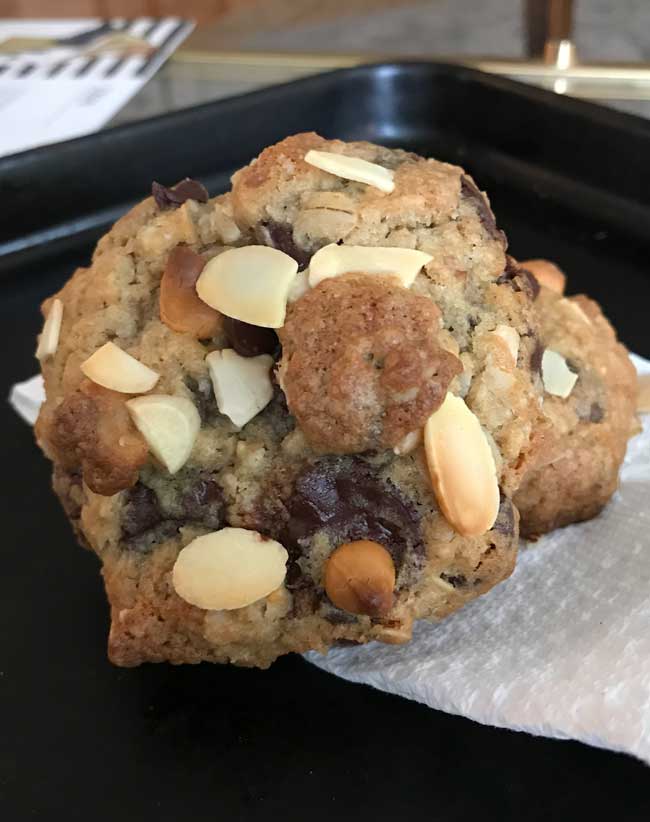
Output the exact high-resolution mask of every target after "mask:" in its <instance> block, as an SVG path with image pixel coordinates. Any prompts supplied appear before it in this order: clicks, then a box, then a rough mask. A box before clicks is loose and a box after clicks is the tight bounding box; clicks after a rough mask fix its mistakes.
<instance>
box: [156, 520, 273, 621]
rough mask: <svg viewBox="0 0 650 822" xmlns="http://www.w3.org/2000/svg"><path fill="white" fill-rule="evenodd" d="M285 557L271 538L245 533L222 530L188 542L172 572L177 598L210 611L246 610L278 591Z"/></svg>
mask: <svg viewBox="0 0 650 822" xmlns="http://www.w3.org/2000/svg"><path fill="white" fill-rule="evenodd" d="M287 559H288V554H287V552H286V550H285V549H284V548H283V547H282V545H280V543H279V542H276V541H275V540H272V539H267V538H266V537H263V536H262V535H261V534H258V533H257V531H248V530H246V529H245V528H222V530H221V531H213V532H212V533H211V534H205V535H204V536H202V537H197V538H196V539H194V540H192V542H190V544H189V545H187V546H186V547H185V548H183V549H182V551H181V552H180V554H179V555H178V558H177V560H176V563H175V564H174V569H173V571H172V583H173V585H174V590H175V591H176V593H177V594H178V595H179V596H180V597H181V598H182V599H184V600H185V601H186V602H189V603H191V604H192V605H196V606H197V607H198V608H205V609H207V610H211V611H213V610H214V611H221V610H225V611H231V610H234V609H235V608H244V607H245V606H246V605H251V604H252V603H253V602H257V601H258V600H259V599H262V598H263V597H266V596H268V595H269V594H270V593H272V592H273V591H275V590H276V589H277V588H279V587H280V586H281V585H282V583H283V582H284V578H285V576H286V564H287Z"/></svg>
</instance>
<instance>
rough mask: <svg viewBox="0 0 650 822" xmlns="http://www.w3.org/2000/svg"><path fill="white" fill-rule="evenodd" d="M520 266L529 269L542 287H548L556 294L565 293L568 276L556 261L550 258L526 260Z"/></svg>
mask: <svg viewBox="0 0 650 822" xmlns="http://www.w3.org/2000/svg"><path fill="white" fill-rule="evenodd" d="M520 266H521V268H525V269H526V271H529V272H530V273H531V274H532V275H533V277H534V278H535V279H536V280H537V282H538V283H539V284H540V285H541V286H542V288H548V289H549V291H555V293H556V294H564V287H565V286H566V276H565V275H564V273H563V272H562V271H561V270H560V269H559V268H558V267H557V266H556V265H555V263H552V262H551V261H550V260H524V261H523V263H520Z"/></svg>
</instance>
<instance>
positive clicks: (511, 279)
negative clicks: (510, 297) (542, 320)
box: [496, 256, 540, 301]
mask: <svg viewBox="0 0 650 822" xmlns="http://www.w3.org/2000/svg"><path fill="white" fill-rule="evenodd" d="M496 283H497V285H503V284H504V283H507V284H508V285H509V286H511V287H512V289H513V291H517V292H523V293H524V294H527V295H528V297H530V299H531V300H533V301H535V300H536V299H537V297H538V296H539V291H540V285H539V283H538V282H537V278H536V277H535V276H534V275H533V274H531V272H530V271H526V269H525V268H521V266H520V265H518V264H517V261H516V260H514V259H513V258H512V257H510V256H507V257H506V267H505V271H504V272H503V274H501V275H499V277H498V279H497V281H496Z"/></svg>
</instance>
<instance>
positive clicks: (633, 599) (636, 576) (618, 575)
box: [11, 356, 650, 763]
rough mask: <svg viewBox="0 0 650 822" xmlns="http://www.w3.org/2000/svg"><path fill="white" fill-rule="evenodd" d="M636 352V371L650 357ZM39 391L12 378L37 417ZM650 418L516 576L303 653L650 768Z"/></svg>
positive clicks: (649, 367)
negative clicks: (388, 631)
mask: <svg viewBox="0 0 650 822" xmlns="http://www.w3.org/2000/svg"><path fill="white" fill-rule="evenodd" d="M632 359H633V361H634V364H635V366H636V367H637V370H638V371H639V372H640V373H644V374H645V373H650V362H649V361H647V360H643V359H641V358H640V357H634V356H633V358H632ZM41 392H42V386H41V385H39V384H38V382H36V381H35V380H28V381H27V382H26V383H21V384H20V385H18V386H14V389H13V390H12V394H11V402H12V404H13V405H14V407H15V408H16V410H17V411H18V413H20V414H21V415H22V416H24V417H26V418H27V419H28V421H29V422H33V419H34V416H35V414H34V408H35V407H37V405H38V402H39V397H40V396H41ZM649 502H650V417H649V416H648V415H646V416H645V418H644V419H643V433H641V434H639V435H638V436H637V437H635V438H634V439H633V440H632V441H631V442H630V445H629V447H628V453H627V457H626V459H625V465H624V467H623V471H622V474H621V486H620V489H619V491H618V492H617V493H616V495H615V496H614V498H613V499H612V501H611V502H610V503H609V505H608V506H607V508H606V509H605V511H604V512H603V513H602V514H601V515H600V516H598V517H596V519H593V520H591V521H590V522H586V523H582V524H580V525H572V526H569V527H568V528H564V529H562V530H560V531H556V532H555V533H552V534H550V535H548V536H546V537H544V538H543V539H541V540H539V542H537V543H535V544H534V545H533V546H531V547H528V548H523V550H522V552H521V553H520V555H519V559H518V562H517V568H516V570H515V572H514V574H513V575H512V577H511V578H510V579H509V580H507V581H506V582H503V583H501V584H500V585H499V586H497V587H496V588H495V589H494V590H493V591H491V592H490V593H489V594H487V596H484V597H481V598H480V599H477V600H475V601H474V602H471V603H470V604H469V605H467V606H466V607H465V608H463V609H462V611H460V612H458V613H456V614H454V615H453V616H451V617H449V618H448V619H446V620H444V621H443V622H441V623H438V624H433V625H432V624H428V623H420V624H418V625H417V627H416V629H415V632H414V638H413V641H412V642H411V643H409V644H408V645H403V646H392V645H381V644H379V643H371V644H369V645H365V646H360V647H357V648H337V649H334V650H332V651H330V652H329V653H328V654H327V656H321V655H320V654H317V653H314V652H311V653H308V654H306V658H307V659H308V660H309V661H310V662H313V663H314V664H315V665H317V666H318V667H320V668H323V669H324V670H326V671H330V672H331V673H334V674H337V675H338V676H342V677H344V678H345V679H349V680H352V681H353V682H363V683H366V684H367V685H372V686H374V687H375V688H379V689H381V690H383V691H389V692H390V693H395V694H399V695H401V696H405V697H408V698H409V699H415V700H417V701H418V702H423V703H425V704H427V705H429V706H431V707H432V708H436V709H439V710H443V711H447V712H449V713H454V714H461V715H462V716H466V717H469V718H470V719H474V720H476V721H477V722H482V723H484V724H486V725H497V726H499V727H503V728H511V729H514V730H522V731H528V732H529V733H533V734H540V735H544V736H551V737H557V738H560V739H578V740H581V741H583V742H587V743H588V744H590V745H596V746H598V747H602V748H611V749H612V750H617V751H625V752H627V753H630V754H634V755H635V756H638V757H639V758H641V759H643V760H645V761H646V762H648V763H650V505H649Z"/></svg>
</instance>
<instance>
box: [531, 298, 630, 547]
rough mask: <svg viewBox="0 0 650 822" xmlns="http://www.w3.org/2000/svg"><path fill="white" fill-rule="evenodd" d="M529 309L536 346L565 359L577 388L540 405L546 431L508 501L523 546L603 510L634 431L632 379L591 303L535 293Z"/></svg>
mask: <svg viewBox="0 0 650 822" xmlns="http://www.w3.org/2000/svg"><path fill="white" fill-rule="evenodd" d="M536 305H537V309H538V313H539V317H540V321H541V339H542V343H543V344H544V346H545V347H547V348H550V349H552V350H554V351H557V352H558V353H559V354H561V355H562V356H563V357H565V358H566V360H567V362H568V363H569V364H570V367H571V368H572V369H573V370H575V371H577V373H578V380H577V382H576V385H575V387H574V389H573V391H572V392H571V394H570V395H569V397H567V398H566V399H562V398H561V397H556V396H553V395H550V394H545V397H544V411H545V413H546V416H547V419H548V422H549V425H550V428H549V430H548V431H547V436H546V440H545V443H544V448H543V449H541V450H540V451H539V452H538V454H537V459H536V461H535V462H534V464H533V465H532V466H531V467H530V470H529V471H528V473H527V474H526V475H525V477H524V479H523V481H522V484H521V487H520V488H519V490H518V492H517V494H516V495H515V502H516V504H517V506H518V508H519V510H520V512H521V532H522V535H523V536H526V537H529V538H536V537H538V536H541V535H542V534H544V533H547V532H548V531H550V530H552V529H553V528H558V527H561V526H564V525H568V524H569V523H572V522H580V521H581V520H585V519H589V518H590V517H593V516H595V515H596V514H597V513H598V512H599V511H600V510H602V508H603V507H604V506H605V504H606V503H607V501H608V500H609V499H610V497H611V496H612V494H613V493H614V491H615V490H616V487H617V484H618V472H619V468H620V465H621V463H622V461H623V457H624V456H625V449H626V446H627V441H628V438H629V437H630V436H632V435H633V434H634V433H635V430H636V416H635V407H636V395H637V379H636V372H635V369H634V366H633V365H632V363H631V361H630V358H629V355H628V352H627V349H626V348H625V346H623V345H622V344H621V343H619V342H618V341H617V339H616V333H615V331H614V329H613V328H612V326H611V324H610V323H609V322H608V320H607V318H606V317H605V316H604V315H603V313H602V311H601V309H600V307H599V305H598V303H596V302H595V301H594V300H591V299H589V297H586V296H585V295H584V294H579V295H577V296H575V297H570V298H563V297H562V296H561V295H560V294H558V293H554V292H553V291H552V290H549V289H547V288H542V292H541V294H540V297H539V299H538V300H537V303H536Z"/></svg>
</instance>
